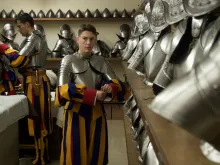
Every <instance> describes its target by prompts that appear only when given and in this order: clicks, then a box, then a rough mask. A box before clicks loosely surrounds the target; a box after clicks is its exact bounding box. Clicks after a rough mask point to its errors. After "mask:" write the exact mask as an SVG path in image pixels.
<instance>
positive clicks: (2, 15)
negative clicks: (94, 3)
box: [0, 8, 135, 18]
mask: <svg viewBox="0 0 220 165" xmlns="http://www.w3.org/2000/svg"><path fill="white" fill-rule="evenodd" d="M23 13H24V11H23V10H21V11H20V12H19V13H18V15H22V14H23ZM134 13H135V9H133V10H132V11H131V12H128V11H127V10H126V9H124V10H123V11H122V12H119V11H118V10H117V9H115V10H114V11H113V12H112V13H111V12H110V11H109V10H108V9H107V8H105V9H104V10H103V11H102V12H100V11H99V10H98V9H96V10H95V11H94V12H93V13H92V12H91V11H90V10H89V9H87V10H86V11H85V12H82V11H81V10H77V11H76V13H74V12H72V11H71V10H68V11H67V12H66V13H64V12H63V11H62V10H60V9H59V10H58V11H57V12H56V14H55V13H54V12H53V11H52V10H51V9H50V10H49V11H48V12H47V13H46V14H45V13H44V12H43V11H42V10H40V11H39V12H38V13H37V14H36V13H35V12H34V11H33V10H31V11H30V12H29V14H30V15H31V17H33V18H111V17H113V18H133V15H134ZM16 16H17V14H16V12H15V11H14V10H13V9H12V10H11V11H10V12H9V13H7V12H6V11H5V10H2V11H1V13H0V18H16Z"/></svg>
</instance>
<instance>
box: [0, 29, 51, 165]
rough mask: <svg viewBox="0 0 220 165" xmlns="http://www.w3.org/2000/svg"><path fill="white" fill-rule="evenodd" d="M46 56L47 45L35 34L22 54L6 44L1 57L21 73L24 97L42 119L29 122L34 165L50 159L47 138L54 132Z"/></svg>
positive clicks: (27, 42) (34, 32) (27, 40)
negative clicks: (33, 141)
mask: <svg viewBox="0 0 220 165" xmlns="http://www.w3.org/2000/svg"><path fill="white" fill-rule="evenodd" d="M46 52H47V45H46V41H45V39H44V37H43V36H42V34H41V33H39V31H33V32H32V33H31V34H30V35H29V36H28V37H27V38H26V39H25V40H24V42H23V43H22V44H21V49H20V50H19V51H16V50H14V49H11V48H10V47H9V46H8V45H6V44H1V45H0V53H1V54H2V56H5V57H7V58H8V59H9V61H10V65H11V66H12V67H14V68H19V69H20V72H22V74H23V76H24V83H23V88H24V92H25V95H26V96H27V98H28V100H29V101H30V103H31V104H32V107H33V108H34V109H35V111H36V112H37V114H38V115H39V120H33V119H30V118H29V119H28V130H29V135H30V136H34V140H35V148H36V159H35V161H34V162H33V164H40V165H42V164H45V162H44V159H48V157H47V158H46V154H45V150H47V136H48V135H49V134H50V133H51V132H52V117H51V105H50V104H51V101H50V82H49V79H48V77H47V76H46V71H45V70H44V69H43V66H44V62H45V60H46ZM46 153H48V152H46ZM44 156H45V157H44Z"/></svg>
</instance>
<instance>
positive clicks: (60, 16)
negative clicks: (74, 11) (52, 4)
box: [56, 9, 64, 18]
mask: <svg viewBox="0 0 220 165" xmlns="http://www.w3.org/2000/svg"><path fill="white" fill-rule="evenodd" d="M56 18H64V14H63V12H62V10H60V9H59V10H58V11H57V13H56Z"/></svg>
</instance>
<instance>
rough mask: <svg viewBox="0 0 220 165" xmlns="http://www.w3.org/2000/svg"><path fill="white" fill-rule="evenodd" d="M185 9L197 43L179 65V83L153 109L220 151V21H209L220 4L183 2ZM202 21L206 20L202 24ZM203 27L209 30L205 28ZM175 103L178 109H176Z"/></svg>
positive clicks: (200, 0) (213, 0)
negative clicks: (208, 18)
mask: <svg viewBox="0 0 220 165" xmlns="http://www.w3.org/2000/svg"><path fill="white" fill-rule="evenodd" d="M183 5H184V8H185V10H186V12H187V13H188V14H189V15H191V16H194V17H195V18H193V20H192V25H194V27H195V28H193V29H194V30H195V31H194V32H193V33H192V34H193V36H194V38H195V37H196V38H197V40H196V41H195V42H194V44H193V45H191V47H190V49H187V51H188V52H187V53H186V54H187V55H185V54H184V55H185V56H183V57H184V58H181V59H177V60H176V61H175V62H178V63H179V64H185V67H184V68H183V69H185V72H182V73H183V74H176V75H180V76H178V77H177V78H178V79H177V80H176V81H174V82H173V83H172V84H170V85H169V86H168V87H167V88H166V89H165V90H164V91H163V92H162V93H160V94H159V95H158V96H157V97H156V98H155V99H154V101H153V102H152V104H151V105H150V109H151V110H152V111H154V112H155V113H157V114H158V115H160V116H162V117H164V118H166V119H167V120H170V121H171V122H173V123H176V124H178V125H179V126H181V127H183V128H184V129H186V130H187V131H189V132H190V133H192V134H194V135H196V136H198V137H199V138H201V139H202V140H204V141H206V142H208V143H210V144H211V145H212V146H213V147H214V148H215V149H216V150H218V151H220V143H219V138H220V131H219V126H220V122H219V118H220V116H219V114H220V113H219V106H220V105H219V92H218V91H219V78H220V77H219V75H220V74H219V72H220V71H219V65H220V60H219V59H220V54H219V49H220V38H219V28H220V26H219V25H220V24H219V23H220V18H217V19H216V20H215V21H214V22H211V23H210V21H206V19H205V18H206V16H205V14H207V13H211V12H212V10H214V9H215V8H217V7H219V6H220V1H217V0H211V1H208V0H191V1H189V0H183ZM197 16H200V17H197ZM199 18H200V19H202V20H198V19H199ZM193 21H194V23H193ZM195 25H198V26H195ZM201 25H202V26H201ZM203 26H204V27H205V28H201V27H203ZM196 27H197V28H196ZM201 29H202V30H201ZM184 44H185V43H184ZM186 59H188V60H186ZM177 73H180V72H177ZM173 102H175V104H176V105H178V106H174V105H173ZM195 116H196V118H195ZM208 148H209V147H208ZM206 149H207V148H203V149H202V150H203V153H204V152H207V150H206ZM214 154H215V153H214ZM205 155H206V154H205ZM206 156H207V155H206ZM212 156H213V155H212V153H209V155H208V156H207V157H208V158H209V159H211V160H212V158H211V157H212ZM218 159H219V155H218ZM218 162H219V160H218Z"/></svg>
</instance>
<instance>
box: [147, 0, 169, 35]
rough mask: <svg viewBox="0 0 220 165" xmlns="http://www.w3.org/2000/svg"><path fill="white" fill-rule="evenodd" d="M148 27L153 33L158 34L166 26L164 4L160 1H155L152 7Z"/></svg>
mask: <svg viewBox="0 0 220 165" xmlns="http://www.w3.org/2000/svg"><path fill="white" fill-rule="evenodd" d="M150 25H151V26H150V27H151V30H153V31H154V32H160V31H161V30H163V29H165V28H166V27H167V26H168V24H167V22H166V20H165V9H164V4H163V2H162V1H161V0H156V1H155V3H154V7H153V9H152V13H151V15H150Z"/></svg>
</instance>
